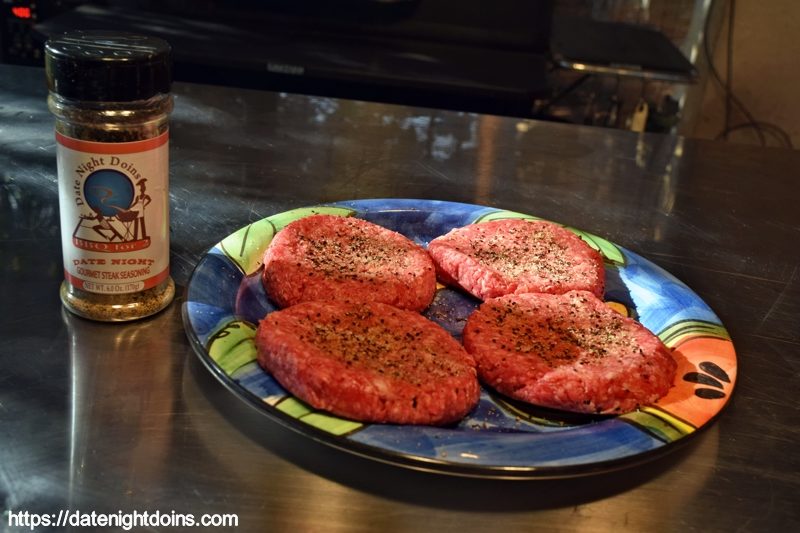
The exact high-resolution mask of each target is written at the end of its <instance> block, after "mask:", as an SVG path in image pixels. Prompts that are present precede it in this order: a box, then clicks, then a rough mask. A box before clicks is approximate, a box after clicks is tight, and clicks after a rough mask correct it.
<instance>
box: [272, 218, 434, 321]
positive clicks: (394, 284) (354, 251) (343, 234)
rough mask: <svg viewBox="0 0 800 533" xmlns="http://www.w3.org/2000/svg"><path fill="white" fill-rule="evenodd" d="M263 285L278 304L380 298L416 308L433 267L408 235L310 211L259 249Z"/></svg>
mask: <svg viewBox="0 0 800 533" xmlns="http://www.w3.org/2000/svg"><path fill="white" fill-rule="evenodd" d="M263 281H264V286H265V288H266V290H267V294H269V297H270V298H271V299H272V300H273V301H274V302H275V303H276V304H278V306H280V307H288V306H290V305H294V304H297V303H300V302H306V301H311V300H348V301H352V302H382V303H386V304H390V305H394V306H396V307H399V308H402V309H409V310H413V311H421V310H423V309H425V308H426V307H427V306H428V305H429V304H430V303H431V301H432V300H433V296H434V293H435V291H436V271H435V267H434V265H433V261H432V260H431V258H430V256H429V255H428V254H427V252H426V251H425V250H424V249H423V248H422V247H420V246H418V245H417V244H415V243H414V242H412V241H411V240H409V239H408V238H406V237H404V236H403V235H401V234H399V233H396V232H394V231H391V230H388V229H386V228H383V227H381V226H378V225H377V224H373V223H371V222H368V221H366V220H361V219H357V218H345V217H338V216H333V215H314V216H310V217H306V218H302V219H300V220H296V221H294V222H292V223H291V224H289V225H287V226H286V227H285V228H283V229H282V230H281V231H280V232H278V234H277V235H275V238H274V239H273V240H272V242H271V243H270V245H269V247H268V248H267V251H266V252H265V254H264V274H263Z"/></svg>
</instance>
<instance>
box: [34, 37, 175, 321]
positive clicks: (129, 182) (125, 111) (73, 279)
mask: <svg viewBox="0 0 800 533" xmlns="http://www.w3.org/2000/svg"><path fill="white" fill-rule="evenodd" d="M45 66H46V73H47V82H48V87H49V90H50V93H49V97H48V105H49V108H50V111H51V112H52V113H53V114H54V115H55V117H56V125H55V129H56V141H57V156H58V176H59V180H58V181H59V205H60V210H61V234H62V250H63V252H64V272H65V280H64V283H63V284H62V286H61V300H62V302H63V303H64V306H65V307H66V308H67V309H68V310H70V311H71V312H73V313H75V314H78V315H80V316H83V317H86V318H91V319H94V320H102V321H125V320H133V319H136V318H141V317H144V316H148V315H152V314H154V313H156V312H158V311H160V310H161V309H163V308H164V307H166V306H167V305H168V304H169V303H170V302H171V301H172V298H173V296H174V294H175V285H174V283H173V281H172V278H171V277H170V275H169V222H168V221H169V192H168V188H169V178H168V149H169V143H168V135H169V134H168V116H169V113H170V112H171V111H172V97H171V96H170V94H169V91H170V85H171V64H170V47H169V45H168V44H167V43H166V42H164V41H163V40H161V39H155V38H151V37H146V36H141V35H134V34H127V33H111V32H81V31H78V32H72V33H67V34H63V35H60V36H56V37H53V38H51V39H50V40H49V41H48V42H47V44H46V46H45Z"/></svg>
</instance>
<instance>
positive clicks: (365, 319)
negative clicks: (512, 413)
mask: <svg viewBox="0 0 800 533" xmlns="http://www.w3.org/2000/svg"><path fill="white" fill-rule="evenodd" d="M256 345H257V347H258V362H259V364H260V365H261V366H262V367H263V368H264V369H266V370H267V371H268V372H270V373H271V374H272V375H273V376H274V377H275V379H277V380H278V382H280V383H281V385H283V386H284V387H285V388H286V389H287V390H289V391H290V392H291V393H292V394H294V395H295V396H297V397H298V398H300V399H301V400H303V401H304V402H306V403H308V404H310V405H311V406H313V407H315V408H317V409H323V410H326V411H329V412H331V413H333V414H336V415H339V416H342V417H346V418H351V419H354V420H360V421H364V422H381V423H395V424H432V425H439V424H447V423H450V422H455V421H457V420H460V419H461V418H462V417H464V416H465V415H466V414H467V413H468V412H469V411H470V410H471V409H472V408H473V407H474V406H475V405H476V403H477V402H478V397H479V391H480V387H479V385H478V379H477V376H476V371H475V362H474V360H473V359H472V357H471V356H470V355H469V354H468V353H467V352H466V351H465V350H464V348H463V347H462V346H461V345H460V344H459V343H458V342H457V341H456V340H455V339H453V338H452V337H451V336H450V335H449V334H448V333H447V332H446V331H445V330H444V329H442V328H441V327H439V326H438V325H437V324H435V323H433V322H431V321H429V320H428V319H426V318H424V317H423V316H422V315H420V314H418V313H414V312H412V311H405V310H402V309H397V308H395V307H392V306H389V305H385V304H381V303H370V304H350V303H342V302H305V303H301V304H297V305H294V306H292V307H289V308H287V309H283V310H281V311H276V312H274V313H270V314H269V315H267V316H266V317H265V318H264V319H263V320H262V321H261V323H260V324H259V327H258V331H257V334H256Z"/></svg>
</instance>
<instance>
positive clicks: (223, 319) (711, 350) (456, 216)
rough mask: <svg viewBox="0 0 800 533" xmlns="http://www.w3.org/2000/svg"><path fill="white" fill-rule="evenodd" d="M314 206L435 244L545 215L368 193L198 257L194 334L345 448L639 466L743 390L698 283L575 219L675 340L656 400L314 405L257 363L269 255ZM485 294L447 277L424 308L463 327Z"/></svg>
mask: <svg viewBox="0 0 800 533" xmlns="http://www.w3.org/2000/svg"><path fill="white" fill-rule="evenodd" d="M313 213H329V214H335V215H340V216H353V217H359V218H363V219H366V220H369V221H371V222H375V223H377V224H380V225H381V226H384V227H387V228H390V229H393V230H395V231H398V232H400V233H402V234H404V235H406V236H407V237H409V238H410V239H412V240H414V241H416V242H418V243H420V244H422V245H426V244H427V243H428V242H429V241H430V240H431V239H433V238H434V237H437V236H439V235H442V234H444V233H446V232H448V231H449V230H451V229H453V228H455V227H460V226H464V225H466V224H473V223H480V222H484V221H487V220H492V219H497V218H508V217H523V218H536V217H532V216H530V215H524V214H521V213H515V212H510V211H502V210H498V209H494V208H489V207H483V206H477V205H469V204H458V203H452V202H438V201H428V200H400V199H388V200H359V201H350V202H340V203H335V204H328V205H323V206H316V207H309V208H304V209H296V210H293V211H288V212H285V213H280V214H277V215H273V216H270V217H267V218H265V219H263V220H260V221H258V222H255V223H253V224H250V225H248V226H246V227H244V228H242V229H240V230H239V231H237V232H235V233H233V234H232V235H230V236H228V237H226V238H225V239H223V240H222V241H221V242H219V243H218V244H216V245H215V246H214V247H213V248H212V249H211V250H210V251H209V252H208V253H207V254H206V255H205V256H204V257H203V258H202V259H201V260H200V262H199V263H198V265H197V267H196V269H195V271H194V273H193V274H192V277H191V280H190V281H189V286H188V290H187V297H186V301H185V303H184V305H183V320H184V325H185V328H186V331H187V335H188V337H189V340H190V342H191V344H192V346H193V348H194V349H195V351H196V352H197V353H198V355H199V357H200V359H201V360H202V362H203V363H204V364H205V365H206V366H207V367H208V368H209V369H210V370H211V372H212V373H213V374H214V375H215V376H216V377H217V378H218V379H220V381H221V382H222V383H223V384H224V385H225V386H227V387H228V389H230V390H231V391H232V392H233V393H234V394H235V395H236V396H238V397H239V398H241V399H243V400H244V401H246V402H248V403H249V404H251V405H252V406H254V407H256V408H257V409H258V410H259V411H261V412H262V413H264V414H265V415H267V416H268V417H270V418H271V419H273V420H275V421H277V422H280V423H282V424H285V425H286V426H288V427H290V428H292V429H294V430H296V431H298V432H300V433H301V434H303V435H306V436H308V437H310V438H313V439H316V440H318V441H320V442H323V443H325V444H328V445H331V446H334V447H336V448H339V449H341V450H344V451H347V452H351V453H355V454H359V455H361V456H365V457H368V458H371V459H374V460H379V461H384V462H389V463H393V464H397V465H401V466H406V467H410V468H416V469H421V470H427V471H436V472H442V473H447V474H454V475H465V476H477V477H494V478H520V477H521V478H537V477H542V478H546V477H568V476H577V475H586V474H591V473H596V472H603V471H608V470H612V469H617V468H621V467H625V466H630V465H633V464H637V463H639V462H642V461H644V460H646V459H650V458H652V457H655V456H657V455H658V454H659V453H660V452H665V451H668V450H670V449H672V448H673V447H674V445H675V444H676V443H678V442H681V441H683V440H684V439H686V438H687V437H689V436H690V435H691V434H692V433H694V432H695V431H697V430H698V429H699V428H701V427H702V426H704V425H706V424H708V423H709V422H710V421H711V420H712V419H713V418H714V417H715V416H716V415H717V414H718V413H719V412H720V411H721V409H722V408H723V407H724V405H725V404H726V403H727V401H728V399H729V398H730V395H731V392H732V391H733V387H734V383H735V381H736V355H735V352H734V349H733V344H732V342H731V340H730V337H729V336H728V334H727V332H726V330H725V328H724V327H723V325H722V324H721V323H720V321H719V319H718V318H717V317H716V316H715V315H714V313H713V312H712V311H711V309H709V307H708V306H707V305H706V304H705V303H704V302H703V301H702V300H701V299H700V298H699V297H698V296H697V295H696V294H695V293H693V292H692V291H691V290H690V289H689V288H688V287H686V285H684V284H683V283H681V282H680V281H678V280H677V279H675V278H674V277H673V276H671V275H670V274H669V273H667V272H665V271H664V270H662V269H661V268H659V267H658V266H656V265H654V264H653V263H650V262H649V261H647V260H646V259H644V258H642V257H640V256H638V255H636V254H635V253H633V252H630V251H628V250H626V249H624V248H622V247H620V246H617V245H615V244H613V243H611V242H608V241H607V240H605V239H602V238H600V237H597V236H595V235H591V234H588V233H585V232H582V231H579V230H577V229H574V228H568V229H570V230H571V231H574V232H575V233H577V234H578V235H579V236H580V237H582V238H583V239H584V240H585V241H586V242H587V243H589V245H591V246H593V247H594V248H596V249H597V250H599V251H600V252H601V253H602V255H603V257H604V259H605V262H606V272H607V274H606V294H605V299H606V301H607V302H608V305H610V306H612V307H614V308H615V309H617V310H618V311H619V312H622V313H626V314H628V315H630V316H633V317H634V318H636V319H637V320H639V321H641V322H642V323H643V324H644V325H645V326H646V327H647V328H648V329H650V330H651V331H653V332H654V333H656V334H657V335H658V336H659V337H660V338H661V339H662V340H663V341H664V343H665V344H666V345H667V346H669V347H670V348H672V349H673V353H674V356H675V358H676V360H677V361H678V373H677V377H676V381H675V386H674V387H673V388H672V390H671V391H670V393H669V394H668V395H667V396H666V397H664V398H662V399H661V401H659V402H658V404H657V405H653V406H651V407H647V408H644V409H642V410H639V411H636V412H633V413H629V414H625V415H621V416H613V417H592V416H584V415H575V414H566V413H563V412H559V411H552V410H546V409H538V408H535V407H532V406H529V405H524V404H521V403H517V402H513V401H509V400H508V399H507V398H504V397H502V396H499V395H497V394H496V393H494V392H493V391H491V390H486V389H484V390H483V391H482V394H481V400H480V403H479V404H478V406H477V407H476V408H475V410H474V411H473V412H472V413H471V414H470V415H468V416H467V417H466V418H465V419H464V420H462V421H461V422H460V423H459V424H458V425H455V426H452V427H442V428H436V427H427V426H396V425H385V424H362V423H358V422H353V421H350V420H345V419H341V418H337V417H334V416H331V415H329V414H327V413H324V412H320V411H315V410H314V409H312V408H310V407H309V406H307V405H305V404H303V403H302V402H300V401H299V400H297V399H296V398H294V397H293V396H291V395H290V394H288V393H287V392H286V390H284V389H283V388H282V387H281V386H280V385H279V384H278V383H277V382H276V381H275V380H274V379H273V378H272V377H271V376H270V375H269V374H267V373H266V372H264V371H263V370H262V369H261V368H260V367H259V366H258V364H257V363H256V361H255V358H256V348H255V345H254V342H253V336H254V332H255V329H256V326H257V324H258V321H259V320H260V319H261V318H263V317H264V316H265V315H266V314H267V313H270V312H272V311H274V310H275V307H274V306H273V304H272V303H271V302H270V300H269V298H268V295H267V294H266V293H265V291H264V289H263V286H262V284H261V280H260V271H261V268H262V263H261V257H262V255H263V252H264V250H265V249H266V247H267V245H269V243H270V241H271V240H272V237H273V235H275V233H276V232H277V231H279V230H280V229H281V228H282V227H283V226H285V225H286V224H288V223H289V222H291V221H292V220H296V219H298V218H301V217H304V216H308V215H310V214H313ZM478 303H479V302H478V301H477V300H476V299H474V298H472V297H471V296H468V295H466V294H464V293H462V292H459V291H456V290H452V289H449V288H444V287H441V288H439V290H438V291H437V294H436V298H435V300H434V302H433V304H432V305H431V306H430V308H429V309H428V310H427V311H426V312H425V315H426V316H427V317H428V318H430V319H431V320H434V321H436V322H438V323H439V324H441V325H442V326H443V327H444V328H445V329H447V330H448V331H449V332H450V333H451V334H452V335H453V336H455V337H456V338H459V337H460V335H461V329H462V328H463V325H464V322H465V320H466V317H467V316H469V314H470V312H471V311H472V310H473V309H475V307H476V306H477V305H478Z"/></svg>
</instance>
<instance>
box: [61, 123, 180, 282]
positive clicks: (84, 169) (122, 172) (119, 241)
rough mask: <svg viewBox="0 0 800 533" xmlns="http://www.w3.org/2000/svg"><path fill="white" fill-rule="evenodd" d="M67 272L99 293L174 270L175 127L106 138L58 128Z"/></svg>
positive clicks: (71, 278)
mask: <svg viewBox="0 0 800 533" xmlns="http://www.w3.org/2000/svg"><path fill="white" fill-rule="evenodd" d="M56 141H57V158H58V183H59V208H60V211H61V244H62V250H63V254H64V275H65V276H66V278H67V280H68V281H69V282H70V283H71V284H72V285H73V286H75V287H77V288H79V289H83V290H85V291H88V292H93V293H99V294H125V293H133V292H139V291H143V290H145V289H149V288H152V287H154V286H156V285H158V284H159V283H161V282H162V281H164V280H166V279H167V277H168V276H169V223H168V221H169V193H168V191H169V133H168V132H164V133H163V134H161V135H160V136H158V137H154V138H151V139H147V140H143V141H133V142H122V143H103V142H93V141H84V140H79V139H73V138H71V137H67V136H65V135H62V134H60V133H58V132H57V133H56Z"/></svg>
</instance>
